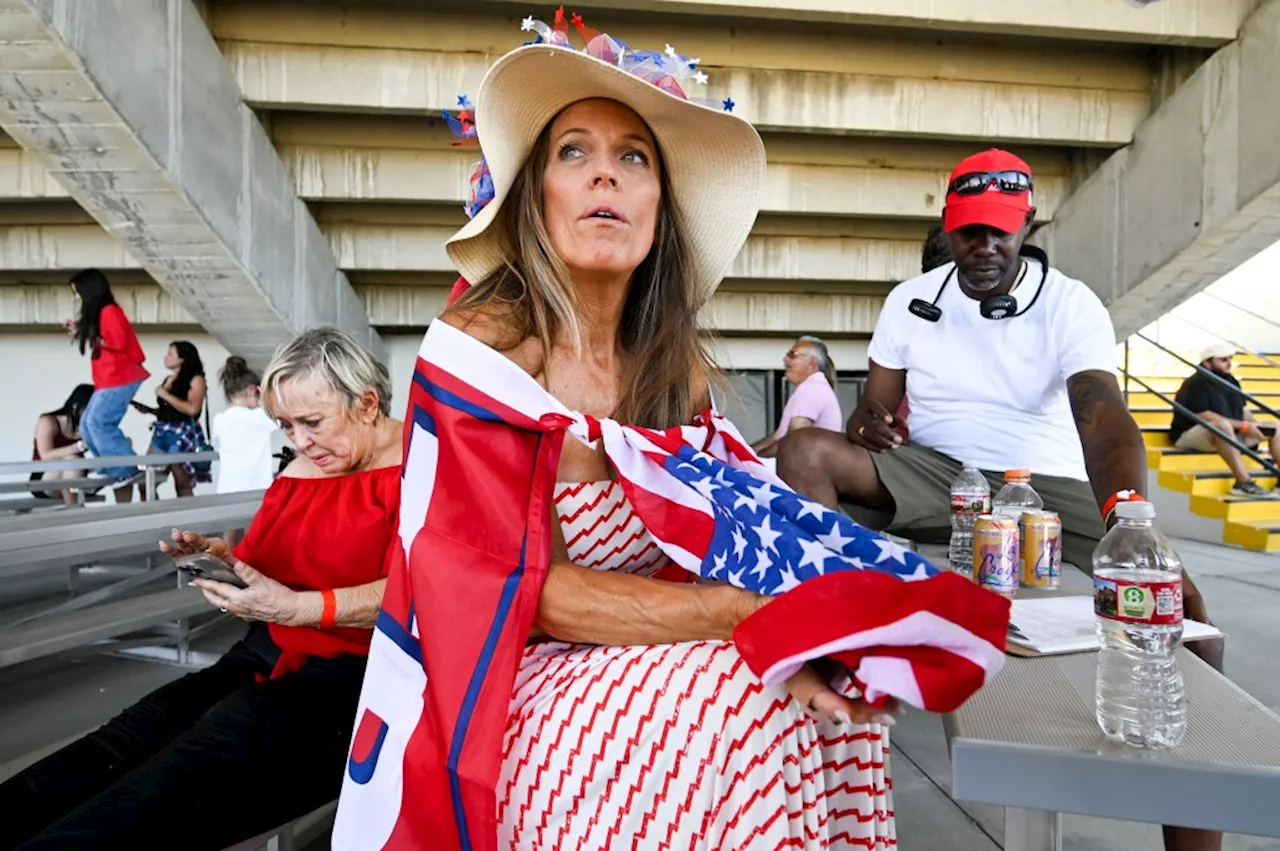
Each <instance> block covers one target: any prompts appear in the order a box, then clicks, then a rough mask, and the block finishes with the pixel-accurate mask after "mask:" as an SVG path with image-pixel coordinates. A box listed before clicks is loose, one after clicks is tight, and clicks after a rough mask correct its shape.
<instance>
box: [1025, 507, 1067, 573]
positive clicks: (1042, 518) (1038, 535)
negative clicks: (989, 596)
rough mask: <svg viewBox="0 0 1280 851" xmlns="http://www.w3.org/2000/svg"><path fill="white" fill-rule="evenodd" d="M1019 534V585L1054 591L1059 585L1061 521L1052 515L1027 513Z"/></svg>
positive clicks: (1044, 512) (1047, 512)
mask: <svg viewBox="0 0 1280 851" xmlns="http://www.w3.org/2000/svg"><path fill="white" fill-rule="evenodd" d="M1018 522H1019V523H1020V524H1021V527H1022V528H1021V530H1020V531H1021V533H1022V584H1023V585H1026V586H1027V587H1028V588H1041V589H1044V590H1046V591H1056V590H1058V587H1059V586H1060V585H1061V584H1062V521H1061V520H1060V519H1059V518H1058V515H1057V514H1055V513H1054V512H1052V511H1027V512H1024V513H1023V515H1022V517H1021V518H1020V519H1019V521H1018Z"/></svg>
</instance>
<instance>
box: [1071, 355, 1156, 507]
mask: <svg viewBox="0 0 1280 851" xmlns="http://www.w3.org/2000/svg"><path fill="white" fill-rule="evenodd" d="M1067 396H1068V398H1069V399H1070V400H1071V413H1072V415H1074V416H1075V420H1076V431H1077V432H1078V433H1079V434H1080V445H1081V446H1082V447H1083V448H1084V466H1085V469H1086V470H1088V472H1089V484H1090V485H1092V486H1093V496H1094V498H1095V499H1096V500H1097V501H1098V506H1099V508H1101V506H1102V505H1103V504H1104V503H1105V502H1106V501H1107V500H1108V499H1110V498H1111V495H1112V494H1114V493H1116V492H1117V491H1121V490H1127V489H1133V490H1135V491H1137V492H1138V493H1146V492H1147V447H1146V445H1145V444H1144V443H1143V442H1142V432H1140V431H1139V430H1138V424H1137V423H1135V422H1134V421H1133V417H1132V416H1130V414H1129V409H1128V408H1126V407H1125V404H1124V396H1123V395H1122V394H1121V393H1120V385H1119V384H1118V383H1117V382H1116V377H1115V376H1114V375H1112V374H1111V373H1110V372H1103V371H1102V370H1098V369H1088V370H1085V371H1084V372H1077V373H1076V374H1075V375H1073V376H1071V377H1070V378H1068V379H1067Z"/></svg>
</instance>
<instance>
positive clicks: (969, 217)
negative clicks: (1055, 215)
mask: <svg viewBox="0 0 1280 851" xmlns="http://www.w3.org/2000/svg"><path fill="white" fill-rule="evenodd" d="M999 171H1016V172H1019V173H1021V174H1025V175H1026V176H1027V179H1028V186H1029V181H1030V178H1031V166H1029V165H1027V164H1026V163H1025V162H1023V161H1022V159H1021V158H1019V157H1017V156H1015V155H1013V154H1011V153H1009V152H1008V151H1002V150H1000V149H999V148H992V149H991V150H989V151H983V152H982V153H980V154H974V155H973V156H971V157H966V158H965V159H963V160H961V161H960V164H959V165H957V166H956V167H955V169H954V170H953V171H952V172H951V177H950V179H948V180H947V205H946V207H945V208H943V211H942V229H943V230H944V231H946V232H947V233H951V231H953V230H959V229H960V228H963V227H968V226H969V225H986V226H988V227H993V228H996V229H997V230H1002V231H1004V232H1005V233H1013V232H1014V231H1017V230H1019V229H1021V228H1022V226H1023V224H1025V223H1026V220H1027V212H1028V211H1030V210H1031V208H1032V206H1033V205H1032V203H1031V189H1030V188H1028V189H1027V190H1026V191H1025V192H1007V191H1002V190H1001V188H1000V186H999V184H998V183H997V182H996V181H990V182H988V183H987V185H986V187H985V188H984V189H983V190H982V191H980V192H978V193H977V194H974V195H959V194H957V193H955V192H952V191H951V186H952V185H953V184H954V183H955V182H956V180H957V179H959V178H961V177H964V176H965V175H966V174H980V173H984V172H999Z"/></svg>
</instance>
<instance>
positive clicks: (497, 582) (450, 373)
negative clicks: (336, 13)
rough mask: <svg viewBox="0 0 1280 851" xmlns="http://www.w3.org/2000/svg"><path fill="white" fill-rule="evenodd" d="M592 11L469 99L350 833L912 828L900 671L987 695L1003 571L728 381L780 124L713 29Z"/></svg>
mask: <svg viewBox="0 0 1280 851" xmlns="http://www.w3.org/2000/svg"><path fill="white" fill-rule="evenodd" d="M573 23H574V24H575V25H576V26H577V28H578V30H579V32H580V33H581V35H582V40H583V42H584V43H585V44H586V49H585V50H577V49H575V48H574V47H572V46H571V45H570V42H569V37H568V27H567V26H566V24H565V21H564V19H563V16H562V14H557V17H556V21H555V25H554V26H553V27H548V26H546V25H545V24H542V23H541V22H539V21H535V20H533V19H531V18H527V19H525V22H524V28H525V29H526V30H530V31H534V32H536V33H537V39H536V41H535V42H534V43H532V44H530V45H525V46H524V47H521V48H519V49H517V50H515V51H513V52H511V53H509V54H507V55H506V56H504V57H502V58H501V59H499V60H498V62H497V63H496V64H495V65H494V67H493V68H491V69H490V71H489V73H488V75H487V76H486V77H485V80H484V82H483V83H482V85H481V88H480V93H479V97H478V99H477V105H476V107H475V111H474V112H473V111H472V109H471V107H470V104H469V102H466V101H465V99H463V100H460V103H463V104H464V106H466V107H467V109H466V110H464V112H463V114H462V115H461V116H460V117H459V118H458V119H455V123H456V125H457V126H458V127H460V128H461V131H462V134H463V135H465V136H475V135H476V131H477V129H478V135H479V141H480V143H481V144H482V146H483V149H484V154H485V160H484V161H483V162H482V164H481V165H479V166H478V167H477V168H476V169H475V170H474V171H473V173H472V175H473V179H472V188H473V192H472V198H471V202H470V203H469V204H468V212H469V213H470V214H471V215H472V219H471V221H470V222H469V223H468V224H467V225H466V226H465V227H463V228H462V230H461V231H459V232H458V234H456V235H455V236H454V237H453V238H452V239H451V240H450V242H449V245H448V248H449V252H450V256H451V257H452V259H453V260H454V262H455V263H456V265H457V266H458V268H459V271H460V272H461V273H462V274H463V276H464V277H465V278H466V279H467V280H468V281H472V282H474V286H472V287H471V288H469V289H467V290H466V291H465V292H463V293H461V295H460V297H459V298H458V299H457V300H456V301H455V302H454V303H453V305H452V306H451V307H450V309H449V310H447V311H446V312H445V314H444V315H443V316H442V317H441V320H440V321H438V322H435V323H433V324H432V326H431V329H430V330H429V332H428V333H427V336H426V338H425V339H424V341H423V345H422V349H421V351H420V353H419V359H418V363H417V369H416V372H415V375H414V381H413V386H412V387H411V389H410V404H409V412H408V416H407V417H406V432H407V434H406V438H407V440H406V455H405V462H404V480H403V485H402V502H401V511H400V543H401V545H402V553H400V554H401V555H402V556H403V558H402V559H399V558H398V559H397V560H396V563H394V564H393V565H392V568H391V571H390V574H389V576H388V585H387V591H386V596H385V598H384V602H383V612H382V615H381V616H380V617H379V620H378V626H377V629H376V630H375V637H374V642H373V646H372V649H371V654H370V663H369V668H368V673H367V675H366V678H365V686H364V693H363V695H362V698H361V707H360V710H359V713H358V716H357V719H356V732H355V735H354V738H353V742H352V749H351V754H350V758H349V760H348V766H347V776H346V778H345V783H344V787H343V795H342V798H341V802H340V806H339V813H338V819H337V824H336V827H335V832H334V847H335V848H339V849H352V848H394V849H409V848H425V847H431V848H474V849H485V850H486V851H487V849H495V848H499V847H501V848H600V847H619V848H622V847H636V846H637V845H639V846H640V847H646V846H648V845H649V844H652V845H654V846H655V847H657V846H658V845H659V844H661V845H663V846H664V847H665V846H668V845H669V846H671V847H681V848H735V849H755V848H770V849H772V848H776V847H779V846H780V845H784V844H801V845H804V846H806V847H819V846H821V847H829V846H835V847H845V846H857V847H863V848H882V847H888V846H891V845H893V844H894V836H895V834H894V822H893V804H892V796H891V793H890V783H889V764H888V728H889V726H891V725H892V723H893V715H894V713H895V711H896V710H897V708H898V703H897V698H901V699H903V700H905V701H907V702H912V703H914V704H916V705H919V706H922V707H924V708H928V709H947V708H952V707H954V705H956V704H958V703H959V702H960V701H962V700H963V699H964V698H965V697H967V696H968V695H969V694H971V693H972V691H973V690H975V689H976V688H977V687H979V686H980V685H981V684H982V683H983V682H984V680H985V679H986V678H987V677H989V676H990V675H991V674H993V673H994V672H995V670H997V669H998V667H999V664H1000V660H1001V659H1002V654H1001V650H1002V648H1003V637H1004V631H1005V629H1006V626H1007V620H1008V614H1007V612H1008V607H1007V603H1005V602H1004V601H1002V600H999V599H998V598H996V597H995V596H994V595H990V594H988V593H987V592H985V591H981V590H979V589H977V588H976V587H975V586H973V585H971V584H970V583H967V582H966V581H964V580H962V579H960V578H959V577H957V576H955V575H950V574H948V575H940V576H935V574H936V571H935V570H934V569H933V568H932V567H930V566H929V565H927V564H925V563H924V562H922V561H920V560H919V559H918V558H917V557H916V556H914V555H913V554H911V553H907V552H904V551H902V550H901V549H900V548H898V547H896V546H895V545H893V544H891V543H889V542H887V541H885V540H883V539H881V538H879V537H878V536H876V535H874V534H872V533H869V532H867V531H866V530H863V529H861V528H860V527H858V526H857V525H856V524H854V523H853V522H852V521H849V520H848V519H847V518H844V517H842V516H839V515H836V514H835V513H833V512H829V511H827V510H825V509H823V508H822V507H821V506H818V505H816V504H813V503H809V502H808V501H806V500H802V499H801V498H799V497H798V496H796V495H795V494H794V493H792V492H791V491H790V490H789V489H788V488H787V487H786V486H785V485H783V484H782V483H781V482H780V481H778V480H777V479H776V478H774V477H773V476H772V475H771V474H770V473H769V472H768V471H767V470H766V469H765V468H764V467H763V466H762V465H761V464H760V463H759V461H758V459H756V458H755V456H754V455H753V454H752V453H751V452H750V450H749V449H748V448H747V447H746V446H745V443H744V442H743V441H742V439H741V437H740V435H738V433H737V432H736V430H734V429H733V427H732V426H731V425H729V424H728V423H727V422H725V421H724V420H723V419H721V418H720V417H719V416H718V415H716V414H715V413H714V411H713V410H711V408H712V395H711V390H710V388H711V386H712V385H714V384H715V383H716V381H717V380H718V378H719V374H718V371H717V370H716V368H715V366H714V365H713V363H712V362H711V360H710V358H709V357H708V356H707V354H706V351H705V349H704V348H703V345H702V341H701V337H700V334H699V329H698V327H697V324H696V316H697V312H698V309H699V308H700V307H701V306H702V305H703V304H705V302H706V301H707V300H708V299H709V298H710V297H711V295H712V293H713V292H714V291H715V288H716V287H717V285H718V284H719V282H720V280H721V279H722V278H723V277H724V275H725V274H726V272H727V271H728V269H729V266H730V264H731V263H732V261H733V259H734V257H735V256H736V255H737V253H738V251H739V250H740V249H741V247H742V245H743V243H744V242H745V240H746V237H747V235H748V233H749V231H750V230H751V227H752V225H753V223H754V221H755V217H756V213H757V210H758V205H759V199H760V194H761V191H762V188H763V184H764V169H765V155H764V148H763V144H762V143H761V141H760V138H759V136H758V135H757V133H756V131H755V130H754V129H753V128H752V127H751V125H750V124H749V123H747V122H746V121H744V120H741V119H739V118H738V117H736V116H734V115H733V114H732V112H731V110H732V108H733V105H734V104H733V102H732V100H731V99H728V98H726V99H724V100H718V101H715V102H714V103H712V102H709V101H705V100H703V99H701V98H699V97H697V94H698V92H699V91H700V90H701V89H700V87H701V86H702V85H703V84H705V82H706V77H705V75H703V74H702V72H700V71H698V70H697V60H690V59H688V58H686V57H683V56H680V55H679V54H677V53H676V51H675V50H674V49H672V48H671V47H670V46H668V47H667V50H666V52H665V53H662V54H658V53H652V52H645V51H635V50H632V49H630V48H629V47H627V46H626V45H624V44H623V43H621V42H619V41H617V40H615V39H613V38H610V37H609V36H607V35H604V34H600V33H597V32H594V31H592V30H589V29H587V28H586V27H585V25H583V24H582V21H581V19H580V18H579V17H578V16H576V15H575V16H573ZM859 568H871V569H866V570H862V569H859ZM904 579H905V580H923V581H920V582H914V581H903V580H904ZM782 592H789V593H786V594H785V595H784V596H782V597H781V598H780V599H778V600H777V601H776V602H770V600H771V599H772V597H773V596H774V595H778V594H781V593H782ZM910 615H916V616H921V615H924V616H927V617H932V618H935V619H937V621H938V622H939V623H940V624H941V623H942V622H945V624H944V625H943V627H940V628H939V629H938V630H936V631H934V630H928V629H925V630H919V629H917V630H915V631H914V632H913V630H912V628H911V627H910V626H907V625H905V624H904V621H905V619H906V618H907V617H908V616H910ZM913 622H914V623H918V622H919V618H918V617H917V618H915V619H914V620H913ZM944 633H945V634H946V635H947V640H946V642H942V641H939V640H937V639H938V636H940V635H943V634H944ZM886 635H888V636H891V637H890V638H888V639H886V638H884V636H886ZM944 644H945V646H942V645H944ZM884 645H891V646H890V647H888V648H886V647H884ZM823 657H827V658H828V659H832V660H834V662H832V661H823V662H821V663H818V664H817V665H811V664H807V663H808V662H809V661H810V660H818V659H820V658H823Z"/></svg>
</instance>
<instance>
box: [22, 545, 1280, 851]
mask: <svg viewBox="0 0 1280 851" xmlns="http://www.w3.org/2000/svg"><path fill="white" fill-rule="evenodd" d="M1176 546H1177V549H1178V552H1179V554H1180V555H1181V556H1182V558H1183V561H1184V563H1185V564H1186V566H1187V568H1188V570H1189V571H1190V572H1191V574H1192V575H1193V576H1194V577H1195V579H1196V582H1197V584H1198V585H1199V586H1200V588H1201V590H1202V592H1203V593H1204V595H1205V597H1206V599H1207V600H1208V603H1209V610H1210V612H1211V614H1212V616H1213V618H1214V620H1215V622H1216V623H1217V625H1218V626H1219V627H1220V628H1222V629H1223V630H1224V631H1225V632H1226V633H1227V635H1228V644H1227V672H1228V675H1229V676H1230V677H1231V678H1232V679H1233V680H1234V681H1235V682H1236V683H1237V684H1239V685H1240V686H1241V687H1243V688H1244V689H1245V690H1246V691H1248V692H1249V693H1251V694H1252V695H1253V696H1254V697H1256V698H1257V699H1258V700H1259V701H1261V702H1262V703H1263V704H1265V705H1266V706H1268V707H1269V708H1270V709H1271V710H1272V711H1276V712H1280V677H1278V676H1277V675H1276V672H1277V670H1278V669H1277V665H1276V662H1275V654H1276V652H1277V651H1278V650H1280V626H1278V625H1277V624H1278V622H1280V557H1277V556H1274V555H1262V554H1257V553H1250V552H1246V551H1243V550H1236V549H1230V548H1227V547H1221V546H1214V545H1210V544H1204V543H1198V542H1193V541H1178V542H1176ZM238 631H239V627H238V626H237V625H235V624H227V625H226V626H225V627H222V628H219V629H218V630H216V631H214V632H213V633H210V634H208V635H206V636H205V637H204V638H202V640H201V641H200V642H198V643H197V645H196V647H195V649H198V650H202V651H205V652H211V653H215V652H220V651H221V650H222V649H224V648H225V647H226V646H228V645H229V644H230V643H231V642H232V641H234V640H235V638H236V636H237V633H238ZM183 672H184V671H183V669H182V668H179V667H177V666H174V665H167V664H161V663H154V662H142V661H137V660H135V659H129V658H121V657H118V656H110V655H89V654H83V653H81V654H64V655H62V656H57V657H52V658H47V659H42V660H39V661H36V662H31V663H28V664H25V665H20V666H16V667H13V668H7V669H3V670H0V778H3V777H7V776H9V774H11V773H12V772H14V771H16V770H18V769H20V768H21V767H22V766H23V765H25V764H26V763H27V762H28V761H29V760H31V759H33V758H36V757H37V756H38V755H40V754H42V753H43V752H45V751H47V750H49V749H51V748H53V747H56V746H57V745H58V744H60V743H61V742H62V741H64V740H66V739H68V738H69V737H73V736H75V735H77V734H79V733H81V732H83V731H85V730H87V729H90V728H92V727H93V726H95V725H96V724H99V723H101V722H102V721H104V720H106V719H107V718H109V717H110V716H111V715H112V714H114V713H115V712H117V711H119V710H120V709H121V708H123V707H125V706H127V705H129V704H130V703H131V702H133V701H134V700H137V699H138V698H139V697H141V696H142V695H144V694H146V693H147V692H149V691H151V690H152V689H154V688H156V687H158V686H160V685H162V684H164V683H166V682H168V681H170V680H171V679H173V678H175V677H178V676H181V675H182V673H183ZM893 747H894V755H893V777H894V797H895V805H896V809H897V822H898V832H899V846H900V847H901V848H903V849H905V851H996V850H997V849H1000V848H1002V847H1003V813H1002V811H1001V809H1000V808H999V807H992V806H972V805H961V804H957V803H956V802H954V801H952V800H951V798H950V796H949V794H948V790H949V788H950V762H949V758H948V754H947V750H946V744H945V740H944V738H943V734H942V724H941V719H940V718H939V717H938V716H936V715H930V714H927V713H924V712H911V713H909V714H908V715H907V716H906V717H905V718H904V719H902V720H901V721H900V722H899V724H898V726H897V727H895V728H894V734H893ZM1063 828H1064V833H1065V841H1064V848H1065V849H1068V851H1142V849H1159V848H1160V847H1161V842H1160V831H1159V828H1157V827H1154V826H1151V825H1140V824H1134V823H1129V822H1118V821H1109V820H1105V819H1096V818H1084V817H1076V816H1066V817H1064V820H1063ZM327 846H328V841H327V837H324V836H322V837H319V838H316V839H312V840H311V841H309V842H307V843H306V844H305V845H304V846H302V847H304V848H307V849H309V851H310V849H320V848H325V847H327ZM1224 848H1225V851H1280V840H1276V839H1265V838H1260V837H1246V836H1235V835H1232V836H1228V837H1227V840H1226V842H1225V845H1224Z"/></svg>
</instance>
